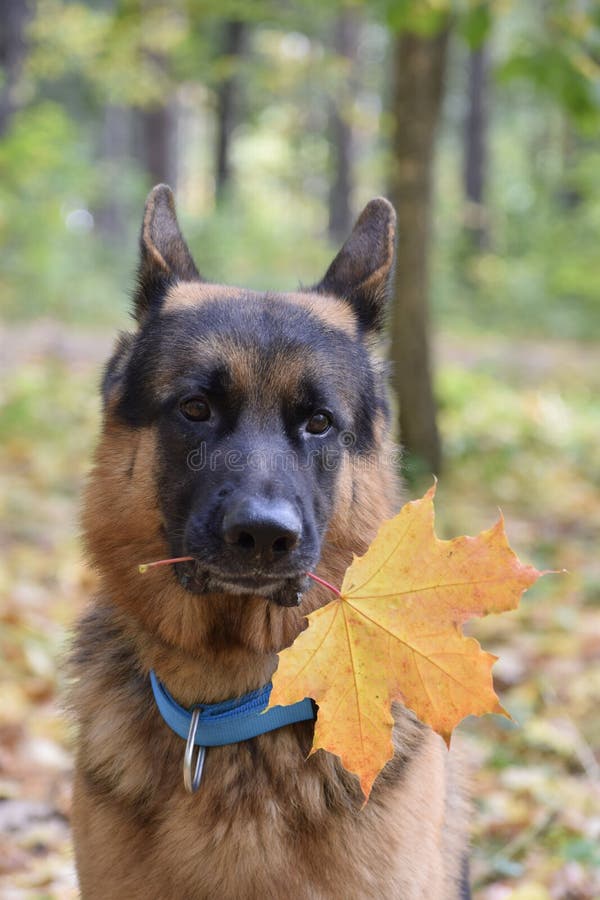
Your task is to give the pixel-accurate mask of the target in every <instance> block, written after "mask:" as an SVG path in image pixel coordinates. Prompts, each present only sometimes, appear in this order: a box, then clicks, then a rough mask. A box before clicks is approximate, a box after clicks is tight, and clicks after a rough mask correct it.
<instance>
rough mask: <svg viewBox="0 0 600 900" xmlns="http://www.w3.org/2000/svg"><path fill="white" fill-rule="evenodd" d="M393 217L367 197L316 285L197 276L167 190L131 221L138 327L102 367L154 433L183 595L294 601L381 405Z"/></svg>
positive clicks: (117, 399)
mask: <svg viewBox="0 0 600 900" xmlns="http://www.w3.org/2000/svg"><path fill="white" fill-rule="evenodd" d="M393 232H394V214H393V210H392V208H391V207H390V205H389V204H388V203H387V201H384V200H376V201H372V203H371V204H369V206H368V207H367V208H366V210H365V212H364V213H363V215H362V216H361V219H360V220H359V222H358V223H357V226H356V228H355V230H354V232H353V234H352V236H351V237H350V239H349V240H348V242H347V243H346V245H344V248H343V249H342V251H340V253H339V254H338V256H337V257H336V259H335V260H334V262H333V263H332V265H331V267H330V269H329V270H328V272H327V274H326V276H325V278H324V279H323V281H322V282H321V283H320V284H319V285H317V286H316V287H315V288H313V289H312V290H309V291H306V290H305V291H302V292H299V293H293V294H260V293H255V292H251V291H244V290H240V289H238V288H229V287H224V286H222V285H212V284H209V283H206V282H204V281H203V280H202V279H201V278H200V276H199V275H198V273H197V270H196V268H195V265H194V263H193V261H192V258H191V256H190V255H189V251H188V249H187V246H186V245H185V242H184V240H183V238H182V236H181V234H180V232H179V228H178V225H177V221H176V218H175V213H174V207H173V201H172V195H171V193H170V191H169V190H168V189H167V188H165V187H159V188H156V189H155V190H154V191H153V192H152V194H151V195H150V198H149V200H148V204H147V208H146V216H145V219H144V228H143V231H142V241H141V247H142V262H141V266H140V272H139V288H138V293H137V296H136V315H137V319H138V322H139V330H138V332H137V333H136V334H135V335H133V336H128V337H127V338H126V339H124V340H123V341H122V342H121V344H120V346H119V347H118V348H117V351H116V353H115V355H114V356H113V359H112V360H111V362H110V364H109V367H108V369H107V373H106V378H105V394H106V396H107V397H109V398H110V402H111V415H112V416H114V417H116V419H117V420H119V421H120V422H122V423H124V424H125V425H126V426H127V427H128V428H131V429H134V430H135V429H144V428H152V429H154V430H155V432H156V434H157V442H156V446H157V454H156V458H155V460H154V466H155V469H156V471H155V479H156V484H157V487H158V490H157V499H158V504H159V507H160V515H161V522H162V529H163V531H164V537H165V538H166V541H167V544H168V547H169V550H170V553H171V555H172V556H174V557H178V556H191V557H193V562H183V563H178V564H177V565H176V567H175V570H176V574H177V577H178V578H179V581H180V583H181V584H182V585H183V587H184V588H185V589H187V590H188V591H190V592H192V593H200V594H205V593H211V592H224V593H228V594H252V595H257V594H258V595H260V596H263V597H266V598H268V599H270V600H273V601H274V602H276V603H278V604H280V605H283V606H289V605H295V604H297V603H298V602H299V599H300V596H301V592H302V589H303V586H304V585H305V579H306V572H307V571H310V570H311V569H313V568H314V567H315V566H316V564H317V562H318V560H319V557H320V554H321V546H322V541H323V538H324V535H325V534H326V532H327V529H328V526H329V524H330V520H331V517H332V513H333V509H334V505H335V501H336V496H337V493H338V490H339V477H340V470H341V468H342V466H343V461H344V459H345V458H346V457H347V455H348V454H368V453H369V452H370V451H371V450H372V448H373V446H374V444H375V438H374V429H375V427H376V423H377V422H380V421H381V420H382V418H384V417H385V416H386V415H387V408H386V400H385V390H384V386H383V383H382V377H381V373H380V372H379V371H378V369H377V367H376V366H375V365H374V364H373V362H372V358H371V354H370V352H369V347H368V344H369V340H370V338H371V336H372V335H373V333H374V332H376V331H377V330H378V329H379V328H380V325H381V319H382V315H383V304H384V299H385V293H386V288H387V283H388V281H389V275H390V271H391V265H392V259H393Z"/></svg>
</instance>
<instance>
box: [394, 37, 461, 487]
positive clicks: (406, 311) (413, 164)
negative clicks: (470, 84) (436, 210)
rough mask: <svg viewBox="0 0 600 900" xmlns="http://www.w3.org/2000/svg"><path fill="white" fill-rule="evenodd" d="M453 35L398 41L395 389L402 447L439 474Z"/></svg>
mask: <svg viewBox="0 0 600 900" xmlns="http://www.w3.org/2000/svg"><path fill="white" fill-rule="evenodd" d="M447 46H448V29H445V30H444V31H442V32H441V33H440V34H439V35H437V36H434V37H422V36H419V35H415V34H410V33H407V32H403V33H401V34H400V35H398V36H397V37H396V39H395V44H394V48H393V49H394V72H393V97H392V104H393V108H392V117H393V144H392V171H391V199H392V201H393V203H394V205H395V207H396V210H397V212H398V256H397V264H396V275H395V290H394V306H393V311H392V333H391V341H392V348H391V352H392V361H393V366H394V386H395V389H396V393H397V397H398V402H399V409H400V440H401V442H402V444H403V445H404V447H405V449H406V450H407V452H408V454H409V455H410V457H412V458H413V461H414V462H415V463H416V465H417V467H419V468H422V467H423V466H426V467H427V469H428V471H433V472H438V471H439V469H440V462H441V453H440V440H439V435H438V430H437V425H436V415H435V413H436V411H435V403H434V399H433V390H432V384H431V369H430V354H429V315H428V248H429V219H430V207H431V194H432V169H433V156H434V146H435V136H436V127H437V124H438V119H439V117H440V110H441V102H442V95H443V83H444V72H445V63H446V52H447Z"/></svg>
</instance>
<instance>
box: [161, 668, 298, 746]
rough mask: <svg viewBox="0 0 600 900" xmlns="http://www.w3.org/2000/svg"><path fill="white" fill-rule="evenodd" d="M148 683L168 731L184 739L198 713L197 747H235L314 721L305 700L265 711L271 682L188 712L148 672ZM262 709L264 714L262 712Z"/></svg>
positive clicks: (187, 735)
mask: <svg viewBox="0 0 600 900" xmlns="http://www.w3.org/2000/svg"><path fill="white" fill-rule="evenodd" d="M150 681H151V683H152V691H153V693H154V699H155V700H156V705H157V706H158V709H159V712H160V714H161V716H162V717H163V719H164V720H165V722H166V723H167V725H168V726H169V728H171V729H172V730H173V731H174V732H175V734H178V735H179V737H180V738H183V739H184V740H187V739H188V737H189V735H190V728H191V723H192V716H193V713H194V711H195V710H199V715H198V716H197V728H196V730H195V734H194V744H195V745H196V746H197V747H222V746H223V744H237V743H238V741H247V740H248V739H249V738H253V737H257V735H259V734H266V732H267V731H275V729H277V728H283V726H284V725H291V724H292V723H293V722H305V721H308V720H309V719H315V718H316V714H315V707H314V704H313V701H312V700H311V699H310V698H308V697H305V699H304V700H300V701H299V702H298V703H292V704H291V705H290V706H274V707H272V709H267V706H268V705H269V697H270V695H271V689H272V687H273V685H272V684H271V682H269V683H268V684H266V685H265V686H264V687H263V688H259V690H257V691H251V692H250V693H249V694H244V696H243V697H236V698H234V699H233V700H225V701H224V702H223V703H207V704H202V705H198V706H197V707H194V708H193V709H192V710H188V709H185V707H183V706H180V705H179V703H177V702H176V701H175V700H174V699H173V697H172V696H171V694H170V693H169V692H168V690H167V689H166V687H165V686H164V684H161V682H160V681H159V680H158V678H157V677H156V675H155V673H154V670H151V671H150ZM265 710H266V712H265Z"/></svg>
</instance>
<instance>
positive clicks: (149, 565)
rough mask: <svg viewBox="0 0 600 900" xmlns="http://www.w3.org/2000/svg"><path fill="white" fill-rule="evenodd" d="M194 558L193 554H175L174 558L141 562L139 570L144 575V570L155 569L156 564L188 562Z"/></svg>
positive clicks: (165, 564)
mask: <svg viewBox="0 0 600 900" xmlns="http://www.w3.org/2000/svg"><path fill="white" fill-rule="evenodd" d="M193 559H194V557H193V556H175V557H173V559H158V560H156V562H149V563H141V564H140V565H139V566H138V572H139V573H140V575H143V574H144V572H147V571H148V569H153V568H154V567H155V566H169V565H171V563H178V562H188V560H193Z"/></svg>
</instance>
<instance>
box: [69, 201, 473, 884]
mask: <svg viewBox="0 0 600 900" xmlns="http://www.w3.org/2000/svg"><path fill="white" fill-rule="evenodd" d="M394 242H395V213H394V210H393V208H392V206H391V205H390V203H389V202H388V201H387V200H384V199H375V200H372V201H371V202H370V203H369V204H368V205H367V207H366V208H365V209H364V211H363V213H362V214H361V216H360V218H359V219H358V221H357V223H356V226H355V228H354V230H353V232H352V234H351V235H350V237H349V239H348V240H347V242H346V243H345V244H344V246H343V247H342V249H341V251H340V252H339V254H338V255H337V256H336V258H335V259H334V261H333V263H332V264H331V266H330V267H329V269H328V271H327V273H326V275H325V277H324V278H323V280H322V281H321V282H320V283H319V284H317V285H316V286H315V287H312V288H310V289H304V288H302V289H300V290H299V291H297V292H295V293H279V294H278V293H260V292H255V291H250V290H242V289H240V288H234V287H226V286H224V285H219V284H212V283H209V282H207V281H205V280H204V279H203V278H202V277H201V276H200V275H199V273H198V270H197V269H196V266H195V264H194V261H193V260H192V257H191V255H190V252H189V250H188V247H187V245H186V243H185V241H184V239H183V237H182V235H181V232H180V229H179V226H178V223H177V218H176V215H175V206H174V201H173V195H172V193H171V191H170V189H169V188H168V187H166V186H164V185H159V186H158V187H156V188H154V190H153V191H152V192H151V194H150V196H149V198H148V201H147V203H146V210H145V215H144V222H143V227H142V234H141V261H140V266H139V273H138V282H137V289H136V292H135V319H136V322H137V327H136V329H135V330H134V331H132V332H131V333H126V334H121V335H120V337H119V338H118V340H117V342H116V346H115V350H114V353H113V355H112V358H111V359H110V361H109V363H108V366H107V368H106V371H105V376H104V382H103V395H104V414H103V427H102V436H101V439H100V444H99V447H98V449H97V453H96V457H95V467H94V470H93V472H92V475H91V478H90V481H89V485H88V489H87V494H86V498H85V508H84V515H83V524H84V531H85V536H86V544H87V551H88V554H89V557H90V560H91V562H92V563H93V565H94V566H95V568H96V569H97V571H98V573H99V578H100V586H99V592H98V595H97V596H96V598H95V600H94V602H93V605H92V606H91V608H90V609H89V611H88V612H87V613H86V614H85V615H84V616H83V618H82V620H81V621H80V623H79V625H78V629H77V636H76V640H75V646H74V650H73V658H72V666H73V675H74V678H73V686H72V689H71V690H72V696H71V702H72V706H73V709H74V712H75V716H76V719H77V722H78V733H79V737H78V749H77V759H76V773H75V788H74V805H73V829H74V837H75V853H76V861H77V869H78V875H79V881H80V885H81V893H82V897H83V898H84V900H95V898H98V900H111V898H115V900H121V898H122V900H142V898H143V900H171V898H172V900H182V898H185V900H193V898H199V900H201V898H219V900H221V898H223V900H263V898H273V900H281V898H290V900H332V898H335V900H338V898H339V900H353V898H356V900H362V898H377V900H389V898H403V900H412V898H426V900H442V898H443V900H449V898H458V897H465V896H468V887H467V882H466V878H465V871H466V870H465V865H466V853H467V838H466V831H467V826H466V821H467V803H466V800H465V798H464V793H463V790H462V788H461V786H460V782H461V775H460V766H459V765H458V766H457V765H456V764H455V757H454V754H453V753H448V752H447V751H446V748H445V747H444V745H443V742H442V740H441V739H440V738H439V737H438V736H437V735H436V734H434V733H433V732H432V731H431V730H430V729H428V728H426V727H425V726H423V725H421V724H420V723H419V722H418V721H417V720H416V718H415V717H414V716H413V715H412V713H410V712H409V711H408V710H406V709H405V708H403V707H402V706H400V705H398V707H397V708H396V710H395V719H396V727H395V736H394V741H395V756H394V758H393V759H392V760H391V761H390V762H389V763H388V764H387V765H386V767H385V768H384V770H383V772H382V773H381V774H380V776H379V777H378V779H377V781H376V783H375V785H374V788H373V791H372V794H371V797H370V799H369V802H368V803H367V804H366V805H365V806H364V807H363V800H364V798H363V796H362V794H361V791H360V788H359V784H358V779H357V778H356V777H355V776H354V775H352V774H350V773H348V772H347V771H345V770H344V768H343V767H342V766H341V764H340V762H339V759H338V758H337V757H335V756H333V755H331V754H329V753H325V752H323V751H319V752H318V753H316V754H314V755H312V756H310V757H309V758H308V759H307V754H308V752H309V749H310V746H311V740H312V731H313V727H314V725H313V722H312V721H300V722H295V723H293V724H289V725H286V726H284V727H280V728H277V729H276V730H273V731H270V732H268V733H265V734H260V735H259V736H256V737H252V738H251V739H248V740H240V741H238V742H237V743H227V744H225V745H223V746H214V747H213V746H211V747H209V748H208V750H207V751H206V757H205V762H204V770H203V774H202V780H201V783H200V786H199V788H198V790H197V791H196V792H195V793H190V792H189V791H188V790H186V787H185V786H184V780H183V776H182V764H183V758H184V751H185V749H186V741H185V738H182V737H181V736H180V735H179V734H177V733H175V731H174V730H172V728H171V727H170V726H169V724H167V722H166V721H165V719H164V718H163V716H162V715H161V712H160V711H159V708H158V706H157V703H156V700H155V696H154V694H153V689H152V687H151V682H150V672H151V671H153V672H154V673H155V675H156V678H157V679H158V680H159V681H160V683H161V684H162V685H163V686H164V688H165V689H166V690H167V691H168V693H169V694H170V696H171V697H172V698H173V699H174V701H175V702H176V703H177V704H179V706H181V707H184V708H185V709H187V710H193V709H194V708H195V707H196V706H198V705H202V704H204V705H206V704H217V703H222V702H223V701H226V700H232V699H233V698H239V697H242V696H244V695H246V694H248V692H253V691H258V690H259V689H260V688H263V687H264V686H265V685H266V684H268V682H269V681H270V679H271V676H272V675H273V672H274V670H275V668H276V666H277V653H278V651H280V650H281V649H282V648H284V647H286V646H288V645H289V644H291V643H292V641H293V640H294V638H295V637H296V636H297V635H298V634H299V632H300V631H301V630H302V629H303V628H304V627H305V626H306V619H305V616H306V614H307V613H309V612H311V611H312V610H314V609H316V608H317V607H319V606H321V605H322V604H324V603H326V602H327V601H328V600H329V599H330V595H329V594H328V592H327V591H326V590H324V589H323V588H321V587H320V586H319V585H316V584H314V583H312V582H309V581H307V578H306V572H308V571H312V572H316V573H317V574H318V575H319V576H322V577H323V578H325V579H327V581H329V582H332V583H333V584H340V583H341V580H342V576H343V573H344V571H345V569H346V567H347V566H348V565H349V563H350V562H351V560H352V554H353V553H354V554H363V553H364V552H365V550H366V549H367V547H368V545H369V543H370V542H371V541H372V539H373V538H374V536H375V534H376V532H377V529H378V526H379V524H380V523H381V521H382V520H383V519H385V518H388V517H390V516H392V515H393V514H395V513H396V512H397V509H398V505H399V491H398V484H397V480H396V474H395V468H396V467H395V454H394V452H393V447H392V444H391V441H390V439H389V436H388V431H389V410H388V400H387V389H386V383H385V382H386V378H385V367H384V365H383V364H382V362H381V361H380V359H381V358H380V356H378V355H376V349H377V346H376V345H377V338H378V337H379V336H380V335H381V331H382V327H383V324H384V313H385V303H386V295H387V293H388V286H389V281H390V275H391V272H392V267H393V262H394ZM365 456H369V458H370V459H371V460H373V459H375V460H376V464H375V465H373V464H370V465H364V458H365ZM290 462H292V463H293V464H290ZM181 556H188V557H191V558H192V559H191V560H188V561H184V562H181V563H176V564H172V565H165V566H163V567H162V568H156V569H151V570H150V571H149V572H148V573H147V574H145V575H143V576H142V575H140V574H139V573H138V569H137V566H138V563H140V562H147V561H150V560H159V559H164V558H165V557H181ZM299 699H300V698H299ZM311 709H312V707H311ZM192 749H193V744H192ZM188 787H189V785H188Z"/></svg>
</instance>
